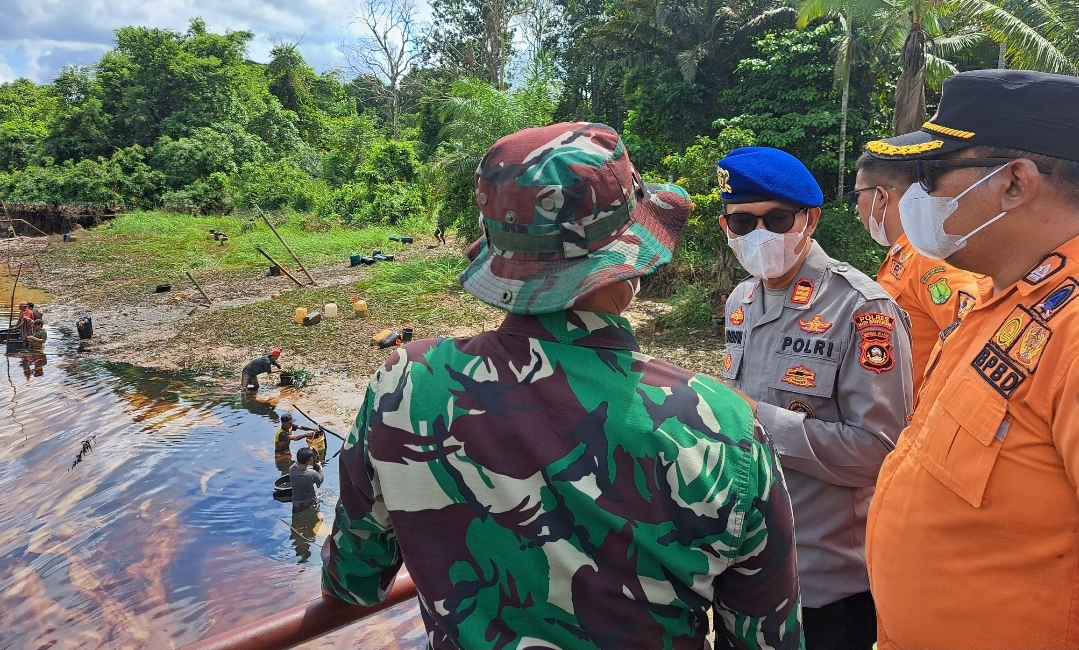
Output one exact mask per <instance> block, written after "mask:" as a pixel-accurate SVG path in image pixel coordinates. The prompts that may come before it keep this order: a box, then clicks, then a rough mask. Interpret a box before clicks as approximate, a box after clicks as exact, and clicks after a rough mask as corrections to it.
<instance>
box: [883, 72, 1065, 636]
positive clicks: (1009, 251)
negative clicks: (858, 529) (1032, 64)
mask: <svg viewBox="0 0 1079 650" xmlns="http://www.w3.org/2000/svg"><path fill="white" fill-rule="evenodd" d="M867 148H868V149H869V151H870V152H871V153H873V154H874V155H876V156H880V157H882V158H887V159H899V160H911V159H916V160H917V161H918V177H919V178H918V181H919V182H918V183H917V184H915V185H912V186H911V187H910V189H909V190H907V192H906V194H905V195H904V197H903V200H902V201H900V205H899V207H900V215H901V218H902V220H903V227H904V230H905V231H906V234H907V236H908V237H909V238H910V241H911V243H912V244H913V245H914V246H915V248H917V249H918V250H919V251H920V252H921V253H923V254H925V255H927V256H929V257H938V258H943V259H947V260H948V262H949V263H951V264H953V265H955V266H957V267H959V268H963V269H967V270H969V271H973V272H975V273H983V274H986V275H988V276H989V277H990V278H991V279H992V284H993V290H992V292H991V294H990V295H988V296H987V297H986V298H985V300H979V302H978V304H977V305H976V306H974V307H973V309H972V310H971V311H969V313H967V314H966V316H965V318H964V319H963V321H962V324H961V325H960V326H958V327H957V328H949V329H948V330H946V331H945V334H946V336H945V338H944V340H943V342H942V344H941V345H940V346H939V347H938V349H937V350H936V351H935V352H934V355H935V358H933V359H930V361H929V364H930V365H929V372H928V373H927V377H926V379H925V385H924V386H923V388H922V393H921V395H920V397H919V400H918V403H917V406H916V408H915V412H914V416H913V420H912V421H911V423H910V426H909V427H908V428H907V429H905V430H904V431H903V434H902V435H901V436H900V438H899V442H898V444H897V445H896V448H895V451H893V452H892V453H891V454H890V455H889V456H888V457H887V458H886V459H885V461H884V466H883V468H882V469H881V471H880V477H879V479H878V481H877V492H876V496H875V497H874V499H873V504H872V506H871V509H870V512H869V523H868V530H867V545H866V546H867V548H866V557H867V562H868V565H869V577H870V586H871V588H872V591H873V597H874V599H875V601H876V605H877V614H878V621H879V629H878V636H877V638H878V643H879V646H880V648H881V649H882V650H888V649H892V648H964V649H970V650H978V649H988V648H1009V649H1021V648H1079V498H1077V486H1079V364H1076V363H1075V359H1076V356H1077V355H1079V280H1076V278H1079V78H1075V77H1065V76H1061V75H1050V74H1044V73H1036V72H1025V71H1018V70H979V71H974V72H965V73H962V74H958V75H955V76H953V77H950V78H949V79H948V80H947V81H945V83H944V93H943V96H942V99H941V102H940V109H939V111H938V113H937V115H935V116H934V117H933V118H932V119H931V120H930V121H929V122H926V123H925V125H923V127H922V129H921V130H920V131H917V132H915V133H908V134H906V135H902V136H898V137H895V138H891V139H889V140H885V141H878V142H871V143H869V144H868V145H867ZM953 197H954V198H953Z"/></svg>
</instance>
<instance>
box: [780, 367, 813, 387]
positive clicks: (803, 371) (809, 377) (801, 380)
mask: <svg viewBox="0 0 1079 650" xmlns="http://www.w3.org/2000/svg"><path fill="white" fill-rule="evenodd" d="M780 381H782V382H783V383H786V384H790V385H791V386H798V387H800V388H816V387H817V373H815V372H813V371H812V370H810V369H809V368H806V367H805V366H802V365H798V366H795V367H793V368H787V372H786V373H785V374H784V375H783V379H781V380H780Z"/></svg>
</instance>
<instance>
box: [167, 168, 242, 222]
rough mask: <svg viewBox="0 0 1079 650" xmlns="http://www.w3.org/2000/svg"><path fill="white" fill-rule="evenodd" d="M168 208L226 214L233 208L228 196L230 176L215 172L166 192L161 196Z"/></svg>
mask: <svg viewBox="0 0 1079 650" xmlns="http://www.w3.org/2000/svg"><path fill="white" fill-rule="evenodd" d="M161 203H162V205H163V206H164V207H165V209H166V210H170V211H173V212H186V213H190V214H226V213H227V212H229V211H230V210H231V208H232V206H231V204H230V203H229V196H228V177H227V176H225V175H224V174H222V173H221V172H214V173H212V174H210V175H209V176H207V177H206V178H200V179H198V180H196V181H195V182H194V183H192V184H191V185H188V186H187V187H185V188H183V189H180V190H176V191H173V192H166V193H165V194H164V195H163V196H162V197H161Z"/></svg>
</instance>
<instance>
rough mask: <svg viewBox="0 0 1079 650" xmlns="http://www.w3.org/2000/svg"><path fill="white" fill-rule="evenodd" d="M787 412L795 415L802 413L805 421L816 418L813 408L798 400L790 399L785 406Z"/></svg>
mask: <svg viewBox="0 0 1079 650" xmlns="http://www.w3.org/2000/svg"><path fill="white" fill-rule="evenodd" d="M787 410H788V411H794V412H795V413H804V414H805V416H806V419H807V420H810V419H813V418H816V417H817V414H816V413H814V412H813V407H812V406H810V405H809V404H806V403H805V402H803V401H802V400H800V399H792V400H791V401H790V403H789V404H787Z"/></svg>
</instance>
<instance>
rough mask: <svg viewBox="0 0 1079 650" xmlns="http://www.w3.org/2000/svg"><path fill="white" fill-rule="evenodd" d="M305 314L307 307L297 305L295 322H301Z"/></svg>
mask: <svg viewBox="0 0 1079 650" xmlns="http://www.w3.org/2000/svg"><path fill="white" fill-rule="evenodd" d="M305 316H307V307H297V308H296V322H297V323H302V322H303V319H304V317H305Z"/></svg>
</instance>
